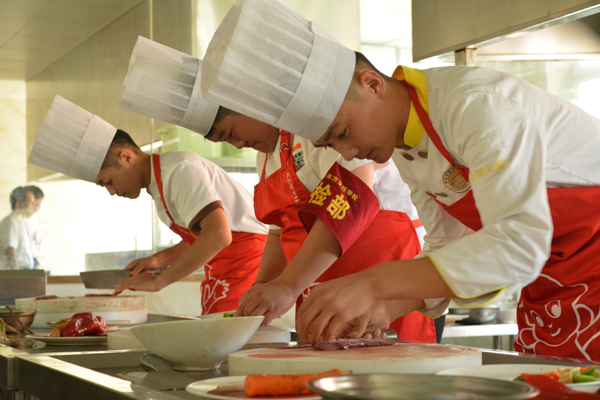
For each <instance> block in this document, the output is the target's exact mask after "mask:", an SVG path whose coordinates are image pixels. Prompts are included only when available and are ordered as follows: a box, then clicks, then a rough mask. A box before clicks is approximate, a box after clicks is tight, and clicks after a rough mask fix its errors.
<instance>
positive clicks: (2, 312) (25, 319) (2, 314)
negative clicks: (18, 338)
mask: <svg viewBox="0 0 600 400" xmlns="http://www.w3.org/2000/svg"><path fill="white" fill-rule="evenodd" d="M11 308H12V307H11ZM13 312H14V313H15V314H16V315H17V317H19V319H20V320H21V322H22V323H23V325H25V327H26V328H29V327H30V326H31V324H32V323H33V319H34V318H35V315H36V314H37V311H36V310H15V309H13ZM0 318H2V319H3V320H4V322H6V323H7V324H8V325H10V326H12V327H13V328H15V329H16V330H18V331H19V332H23V327H22V326H21V324H19V322H18V321H17V320H16V319H15V317H13V315H12V314H11V313H10V311H8V309H7V308H6V307H0Z"/></svg>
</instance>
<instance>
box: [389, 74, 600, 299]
mask: <svg viewBox="0 0 600 400" xmlns="http://www.w3.org/2000/svg"><path fill="white" fill-rule="evenodd" d="M424 73H425V77H426V80H427V97H428V104H429V117H430V120H431V122H432V124H433V126H434V128H435V129H436V131H437V133H438V134H439V136H440V138H441V141H442V142H443V144H444V146H445V147H446V149H447V150H448V151H449V153H450V154H451V156H452V157H453V159H454V160H455V162H456V163H457V164H458V165H464V166H466V167H467V168H469V169H470V179H469V180H470V185H471V186H472V190H473V195H474V198H475V203H476V204H477V208H478V210H479V213H480V216H481V220H482V223H483V228H482V229H481V230H479V231H478V232H476V233H473V231H471V230H470V229H468V228H466V227H465V226H464V225H462V224H461V223H460V222H459V221H458V220H456V219H455V218H453V217H451V216H450V215H449V214H448V213H446V212H445V211H444V210H443V209H442V207H440V206H439V205H438V204H436V203H435V201H434V199H433V198H432V197H431V196H430V195H428V194H427V193H426V191H430V192H431V193H443V194H445V195H446V196H447V197H442V196H437V200H438V201H440V202H442V203H444V204H446V205H447V204H452V203H454V202H455V201H456V200H458V199H460V198H462V197H463V196H464V195H465V194H466V193H467V191H466V190H464V188H458V189H457V188H454V189H452V184H451V182H449V181H448V180H446V182H444V176H445V174H446V172H447V171H448V169H449V168H450V163H449V162H448V161H446V159H445V158H444V157H443V155H442V154H441V153H440V152H439V151H438V150H437V148H436V147H435V145H434V144H433V142H432V141H431V140H430V139H429V137H428V136H427V134H424V135H423V137H422V140H420V142H419V141H418V138H419V135H418V134H417V135H411V136H409V135H407V136H405V142H406V144H407V145H409V146H413V148H412V149H410V150H406V151H405V150H396V151H395V153H394V155H393V160H394V162H395V164H396V165H397V167H398V169H399V170H400V174H401V176H402V178H403V179H404V180H405V181H406V183H407V184H408V185H409V187H410V189H411V192H412V200H413V203H414V204H415V205H416V207H417V210H418V212H419V216H420V217H421V221H422V222H423V224H424V226H425V229H426V230H427V235H426V236H425V247H424V253H425V254H427V255H428V256H429V257H430V259H431V260H432V261H433V263H434V264H435V266H436V267H437V269H438V271H439V273H440V274H441V275H442V277H443V279H444V280H445V282H446V283H447V284H448V286H449V287H450V288H451V289H452V291H453V293H454V294H455V295H456V296H457V298H455V299H454V300H455V301H456V302H457V303H458V304H459V305H461V306H464V307H475V306H479V305H482V304H485V303H487V302H489V301H491V300H492V299H496V300H498V299H500V298H501V295H502V293H503V292H507V293H510V292H511V291H510V290H504V289H507V288H510V289H518V288H521V287H523V286H525V285H527V284H529V283H530V282H532V281H533V280H535V279H536V278H537V276H538V275H539V273H540V272H541V270H542V268H543V266H544V264H545V262H546V260H547V259H548V257H549V254H550V245H551V239H552V230H553V226H552V219H551V216H550V210H549V206H548V199H547V191H546V189H547V188H551V187H572V186H598V185H600V157H599V156H598V154H600V120H598V119H597V118H595V117H593V116H591V115H589V114H587V113H586V112H584V111H583V110H581V109H579V108H578V107H576V106H574V105H573V104H571V103H569V102H568V101H565V100H563V99H561V98H559V97H556V96H554V95H551V94H549V93H547V92H545V91H544V90H542V89H539V88H537V87H535V86H533V85H531V84H529V83H527V82H525V81H523V80H521V79H519V78H517V77H515V76H512V75H509V74H505V73H502V72H498V71H493V70H489V69H484V68H475V67H446V68H435V69H429V70H425V71H424ZM413 111H414V110H413ZM413 111H411V117H410V119H414V118H415V117H416V114H414V112H413ZM409 126H411V121H410V120H409ZM419 132H423V129H422V128H420V129H419ZM417 133H418V132H417ZM411 138H412V142H411ZM423 151H426V152H427V158H422V157H420V156H419V152H423ZM404 152H406V153H408V154H410V155H411V156H412V158H413V160H412V161H410V160H408V159H407V158H405V157H404V156H402V153H404ZM459 239H460V240H459Z"/></svg>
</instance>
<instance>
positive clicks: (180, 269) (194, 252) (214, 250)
mask: <svg viewBox="0 0 600 400" xmlns="http://www.w3.org/2000/svg"><path fill="white" fill-rule="evenodd" d="M201 226H202V234H201V235H200V236H198V239H196V241H195V242H194V244H192V245H191V246H190V248H189V250H188V251H187V252H185V254H184V255H183V256H182V257H181V258H180V259H179V260H178V261H177V262H175V263H174V264H173V265H171V267H170V268H167V270H165V271H164V272H163V273H162V274H160V275H159V276H158V277H157V280H158V284H159V287H160V289H162V288H164V287H165V286H168V285H170V284H171V283H173V282H177V281H179V280H181V279H183V278H185V277H186V276H188V275H190V274H191V273H193V272H195V271H197V270H198V269H200V268H202V267H203V266H204V265H205V264H206V263H208V262H209V261H210V260H211V259H213V258H214V257H215V256H216V255H217V254H218V253H219V252H220V251H221V250H223V249H224V248H225V247H227V246H229V244H231V231H230V230H229V224H228V223H227V219H226V218H225V214H224V213H223V211H222V210H218V211H215V212H213V213H211V214H209V215H208V216H206V218H204V219H203V220H202V222H201ZM160 289H159V290H160Z"/></svg>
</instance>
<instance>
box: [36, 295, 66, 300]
mask: <svg viewBox="0 0 600 400" xmlns="http://www.w3.org/2000/svg"><path fill="white" fill-rule="evenodd" d="M56 299H60V297H58V296H56V295H54V294H49V295H46V296H38V297H36V298H35V300H56Z"/></svg>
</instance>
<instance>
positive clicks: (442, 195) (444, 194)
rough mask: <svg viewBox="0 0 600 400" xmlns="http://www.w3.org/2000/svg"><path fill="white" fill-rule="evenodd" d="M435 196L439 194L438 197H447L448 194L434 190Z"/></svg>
mask: <svg viewBox="0 0 600 400" xmlns="http://www.w3.org/2000/svg"><path fill="white" fill-rule="evenodd" d="M434 194H435V195H436V196H440V197H448V195H447V194H446V193H444V192H435V193H434Z"/></svg>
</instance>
